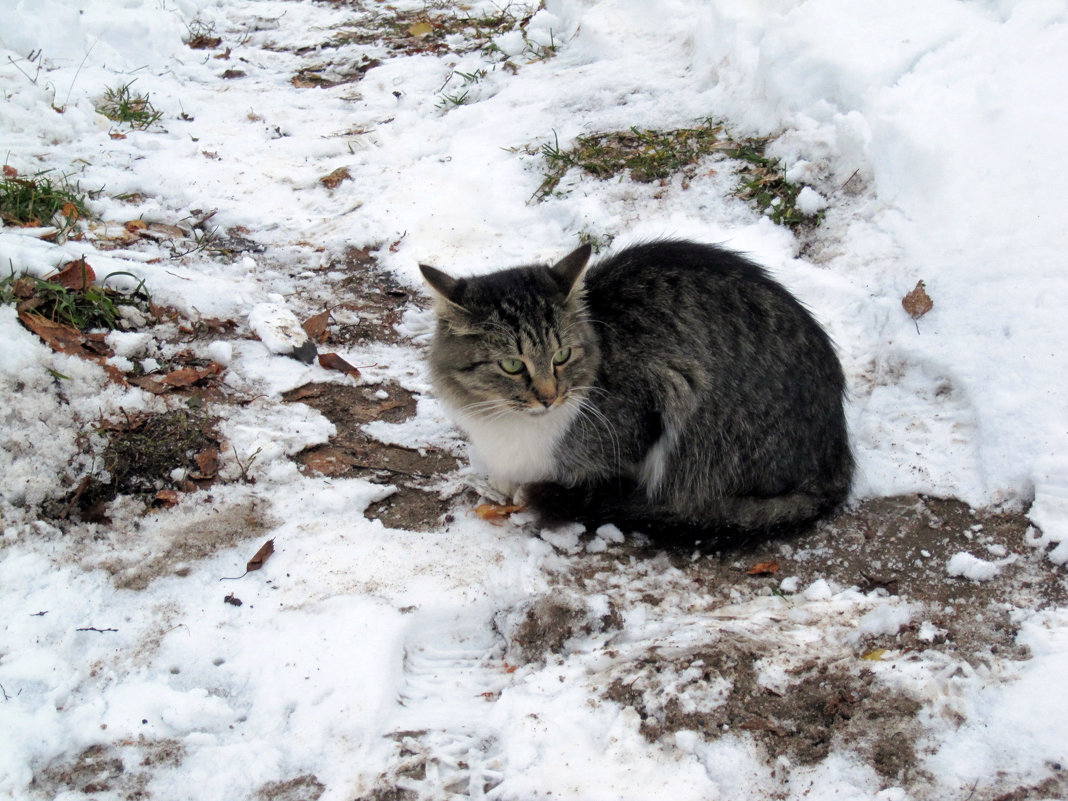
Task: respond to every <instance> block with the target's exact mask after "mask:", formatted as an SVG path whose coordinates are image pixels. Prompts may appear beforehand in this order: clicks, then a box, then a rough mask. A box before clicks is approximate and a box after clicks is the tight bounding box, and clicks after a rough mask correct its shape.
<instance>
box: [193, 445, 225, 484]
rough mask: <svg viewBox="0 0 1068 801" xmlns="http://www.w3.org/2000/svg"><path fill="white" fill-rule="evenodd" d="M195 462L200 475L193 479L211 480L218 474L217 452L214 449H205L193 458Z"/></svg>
mask: <svg viewBox="0 0 1068 801" xmlns="http://www.w3.org/2000/svg"><path fill="white" fill-rule="evenodd" d="M193 459H195V460H196V463H197V467H198V468H199V469H200V475H199V476H194V477H195V478H211V477H212V476H214V475H215V474H216V473H218V472H219V451H218V450H217V449H215V448H206V449H205V450H202V451H201V452H200V453H198V454H197V455H196V456H194V457H193Z"/></svg>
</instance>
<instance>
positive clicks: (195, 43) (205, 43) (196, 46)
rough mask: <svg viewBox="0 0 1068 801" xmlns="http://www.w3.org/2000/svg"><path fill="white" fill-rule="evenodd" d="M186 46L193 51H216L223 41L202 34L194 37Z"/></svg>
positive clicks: (216, 37)
mask: <svg viewBox="0 0 1068 801" xmlns="http://www.w3.org/2000/svg"><path fill="white" fill-rule="evenodd" d="M186 44H187V45H189V47H190V48H192V49H193V50H214V49H215V48H216V47H218V46H219V45H221V44H222V39H221V38H220V37H218V36H208V35H207V34H205V33H202V34H200V35H199V36H194V37H193V38H192V39H190V40H189V41H188V42H186Z"/></svg>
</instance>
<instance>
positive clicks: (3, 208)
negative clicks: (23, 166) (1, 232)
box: [0, 167, 89, 236]
mask: <svg viewBox="0 0 1068 801" xmlns="http://www.w3.org/2000/svg"><path fill="white" fill-rule="evenodd" d="M49 172H50V170H45V171H43V172H39V173H36V174H35V175H34V176H33V177H32V178H20V177H18V175H17V174H16V173H15V172H14V170H11V171H10V172H8V170H7V168H6V167H5V177H4V178H3V179H2V180H0V220H3V222H4V224H5V225H17V226H34V227H38V226H44V225H54V226H56V227H57V228H59V229H60V234H61V235H63V236H65V235H66V234H67V233H69V232H70V231H71V230H72V229H73V228H74V227H75V225H76V224H77V222H78V220H80V219H82V218H84V217H88V216H89V209H88V208H87V207H86V200H87V199H88V195H87V194H86V193H84V192H82V190H81V188H80V187H79V186H78V185H77V184H72V183H71V182H70V180H69V179H68V177H67V176H60V177H59V178H57V179H53V178H51V177H50V176H49V175H48V173H49Z"/></svg>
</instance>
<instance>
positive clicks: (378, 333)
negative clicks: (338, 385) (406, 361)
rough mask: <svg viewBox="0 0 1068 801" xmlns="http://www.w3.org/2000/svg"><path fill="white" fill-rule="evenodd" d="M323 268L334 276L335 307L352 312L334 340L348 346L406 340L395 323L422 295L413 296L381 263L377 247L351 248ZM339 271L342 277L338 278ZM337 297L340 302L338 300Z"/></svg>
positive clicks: (331, 288) (339, 328) (341, 325)
mask: <svg viewBox="0 0 1068 801" xmlns="http://www.w3.org/2000/svg"><path fill="white" fill-rule="evenodd" d="M324 269H325V271H326V272H328V273H330V274H331V275H332V283H331V285H330V293H331V303H334V304H335V305H334V306H333V308H335V309H343V310H345V311H347V312H350V314H349V315H347V316H346V318H345V321H344V322H341V323H339V325H338V326H337V331H336V333H334V334H332V341H334V342H336V343H337V344H339V345H345V346H358V345H366V344H367V343H368V342H386V343H389V344H396V343H398V342H401V341H403V339H404V338H403V337H402V336H401V335H400V334H399V333H398V332H397V329H396V325H397V323H399V322H400V321H401V317H402V316H403V315H404V312H405V310H406V309H407V308H408V307H409V306H411V305H413V304H416V305H417V304H418V302H419V301H420V298H418V297H415V296H412V295H411V293H410V292H409V290H408V289H406V288H405V287H404V286H403V285H402V284H400V283H399V282H398V281H397V279H396V278H394V277H393V274H392V273H390V272H387V271H386V270H383V269H381V268H380V267H379V266H378V257H377V256H376V255H375V249H374V248H357V247H351V248H349V249H348V250H346V251H345V252H344V253H343V254H342V255H341V256H340V257H339V258H337V259H335V260H333V261H331V262H330V263H329V265H327V267H326V268H324ZM339 274H340V276H341V277H340V278H337V276H338V275H339ZM338 299H341V302H340V303H337V302H336V301H337V300H338ZM353 318H355V320H353Z"/></svg>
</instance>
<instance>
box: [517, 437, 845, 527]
mask: <svg viewBox="0 0 1068 801" xmlns="http://www.w3.org/2000/svg"><path fill="white" fill-rule="evenodd" d="M851 477H852V459H851V458H849V459H848V463H847V464H843V466H842V469H841V474H840V475H835V476H831V477H828V479H827V480H826V481H824V482H821V485H820V486H818V487H809V488H805V489H804V490H798V491H795V492H791V493H788V494H785V495H778V496H775V497H770V498H761V497H752V496H738V497H730V498H720V499H717V500H715V501H714V502H712V503H710V504H705V505H704V508H702V509H700V510H695V513H694V514H679V513H678V512H677V511H675V510H673V509H670V508H668V507H666V506H663V505H660V504H657V503H656V502H650V501H649V499H648V498H647V497H646V495H645V492H644V490H643V489H642V488H641V487H640V486H639V485H638V484H637V483H635V482H630V481H626V480H620V479H618V478H617V479H613V480H612V481H609V482H604V483H601V484H597V485H582V486H578V487H564V486H561V485H559V484H553V483H551V482H539V483H535V484H527V485H525V486H524V488H523V495H524V501H525V503H526V505H527V506H528V507H529V508H531V509H533V510H534V512H535V513H536V514H537V515H538V518H539V522H540V523H541V524H542V525H545V526H553V525H559V524H561V523H565V522H572V521H578V522H580V523H584V524H586V525H588V526H598V525H602V524H604V523H613V524H615V525H617V526H619V527H620V528H623V529H624V530H631V531H640V532H642V533H644V534H646V535H648V536H650V537H651V538H653V539H654V540H655V541H657V542H662V543H666V542H680V543H681V542H687V543H689V542H698V541H700V542H701V543H702V544H704V545H706V546H713V547H737V546H741V545H746V544H750V543H756V542H760V541H762V540H765V539H767V538H769V537H773V536H783V535H787V534H791V533H793V532H795V531H797V530H798V529H800V528H802V527H804V526H805V525H807V524H809V523H811V522H813V521H815V520H816V519H818V518H820V517H822V516H823V515H825V514H827V513H829V512H831V511H833V510H834V509H835V508H837V507H838V506H840V505H841V504H842V503H843V502H844V501H845V500H846V498H847V496H848V495H849V487H850V479H851Z"/></svg>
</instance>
